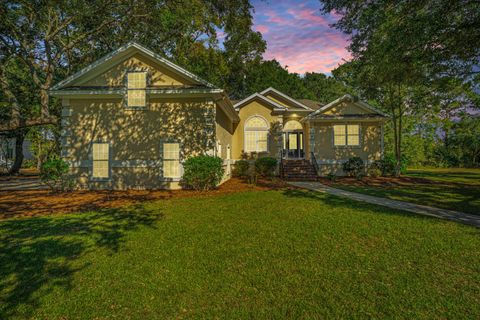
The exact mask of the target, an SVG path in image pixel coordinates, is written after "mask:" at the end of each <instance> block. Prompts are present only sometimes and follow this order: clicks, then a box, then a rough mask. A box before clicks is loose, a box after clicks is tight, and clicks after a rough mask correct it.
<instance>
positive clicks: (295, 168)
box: [280, 159, 318, 181]
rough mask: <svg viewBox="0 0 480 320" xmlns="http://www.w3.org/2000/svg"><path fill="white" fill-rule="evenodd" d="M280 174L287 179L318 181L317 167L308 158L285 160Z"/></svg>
mask: <svg viewBox="0 0 480 320" xmlns="http://www.w3.org/2000/svg"><path fill="white" fill-rule="evenodd" d="M280 174H281V176H282V178H283V179H285V180H287V181H317V179H318V176H317V173H316V171H315V168H314V167H313V165H312V164H311V163H310V161H308V160H303V159H302V160H283V161H282V166H281V171H280Z"/></svg>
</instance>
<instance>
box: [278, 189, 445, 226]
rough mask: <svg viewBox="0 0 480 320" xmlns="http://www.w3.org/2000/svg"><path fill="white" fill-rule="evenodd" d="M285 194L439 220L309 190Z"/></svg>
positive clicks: (380, 211) (330, 203) (332, 204)
mask: <svg viewBox="0 0 480 320" xmlns="http://www.w3.org/2000/svg"><path fill="white" fill-rule="evenodd" d="M283 194H284V195H285V196H287V197H294V198H304V199H312V200H319V201H323V202H324V203H325V204H327V205H330V206H333V207H344V208H347V209H358V208H360V207H365V208H369V209H373V210H375V211H377V212H376V213H378V214H389V215H392V214H395V215H400V216H409V217H414V218H418V219H437V218H433V217H428V216H420V215H417V214H414V213H411V212H407V211H401V210H395V209H387V210H388V211H389V212H388V213H386V212H385V209H381V208H384V207H381V206H379V205H376V204H371V203H366V202H360V201H356V200H352V199H348V198H343V197H338V196H334V195H328V194H325V193H320V192H316V191H308V190H302V189H289V190H285V191H284V192H283Z"/></svg>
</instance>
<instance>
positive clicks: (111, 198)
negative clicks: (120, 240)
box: [0, 178, 290, 219]
mask: <svg viewBox="0 0 480 320" xmlns="http://www.w3.org/2000/svg"><path fill="white" fill-rule="evenodd" d="M282 188H287V185H286V184H285V183H284V182H283V181H281V180H273V181H271V180H259V182H258V184H257V185H256V186H252V185H249V184H248V183H246V182H244V181H243V180H240V179H236V178H233V179H230V180H229V181H227V182H225V183H224V184H222V185H221V186H220V187H219V188H218V189H216V190H212V191H208V192H198V191H193V190H128V191H73V192H66V193H56V194H52V193H50V191H48V190H31V191H0V219H9V218H16V217H32V216H41V215H51V214H65V213H71V212H82V211H91V210H99V209H102V208H118V207H122V206H125V205H129V204H134V203H139V202H143V201H153V200H162V199H172V198H185V197H198V196H216V195H222V194H229V193H235V192H243V191H252V190H257V191H262V190H271V189H282ZM289 188H290V187H289Z"/></svg>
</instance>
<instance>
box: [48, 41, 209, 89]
mask: <svg viewBox="0 0 480 320" xmlns="http://www.w3.org/2000/svg"><path fill="white" fill-rule="evenodd" d="M136 52H139V53H141V54H143V55H146V56H147V57H149V58H150V59H152V60H153V61H155V62H157V63H158V64H160V65H162V66H164V67H166V68H167V69H168V70H170V71H172V72H173V73H176V74H178V75H179V76H182V77H184V78H186V79H189V80H191V81H193V82H194V83H197V84H199V85H203V86H205V87H208V88H215V86H214V85H212V84H211V83H209V82H207V81H205V80H203V79H202V78H200V77H198V76H197V75H195V74H193V73H191V72H189V71H187V70H185V69H184V68H182V67H180V66H179V65H176V64H175V63H173V62H171V61H169V60H168V59H166V58H164V57H162V56H160V55H159V54H157V53H155V52H153V51H151V50H150V49H147V48H145V47H144V46H142V45H140V44H139V43H137V42H135V41H130V42H128V43H126V44H125V45H123V46H121V47H119V48H118V49H116V50H114V51H112V52H110V53H109V54H107V55H105V56H103V57H102V58H100V59H98V60H96V61H95V62H93V63H91V64H90V65H88V66H86V67H85V68H83V69H81V70H80V71H78V72H76V73H74V74H73V75H71V76H69V77H67V78H65V79H64V80H62V81H60V82H58V83H57V84H56V85H54V86H53V87H52V88H51V90H61V89H62V88H64V87H67V86H69V85H71V84H72V83H74V82H75V81H76V80H78V79H79V78H80V77H83V76H85V75H86V74H91V73H93V72H95V70H99V69H100V68H101V67H102V66H105V65H109V64H112V65H114V64H115V62H117V60H118V59H120V61H122V59H125V58H128V57H130V56H132V55H133V54H134V53H136Z"/></svg>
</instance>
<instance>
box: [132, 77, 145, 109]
mask: <svg viewBox="0 0 480 320" xmlns="http://www.w3.org/2000/svg"><path fill="white" fill-rule="evenodd" d="M146 89H147V73H146V72H143V71H141V72H140V71H139V72H137V71H135V72H129V73H128V74H127V106H128V107H145V106H146V96H147V92H146Z"/></svg>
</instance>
